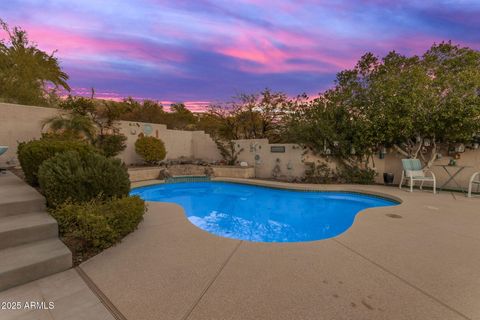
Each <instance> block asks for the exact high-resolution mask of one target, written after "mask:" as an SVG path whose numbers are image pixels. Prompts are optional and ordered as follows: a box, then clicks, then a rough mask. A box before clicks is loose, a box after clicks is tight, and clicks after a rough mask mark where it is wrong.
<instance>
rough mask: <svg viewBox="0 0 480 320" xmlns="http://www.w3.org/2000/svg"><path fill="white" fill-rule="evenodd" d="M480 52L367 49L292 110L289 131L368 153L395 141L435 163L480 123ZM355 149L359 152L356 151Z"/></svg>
mask: <svg viewBox="0 0 480 320" xmlns="http://www.w3.org/2000/svg"><path fill="white" fill-rule="evenodd" d="M479 93H480V52H478V51H475V50H473V49H469V48H462V47H459V46H455V45H452V44H451V43H441V44H434V45H433V46H432V47H431V48H430V49H429V50H428V51H427V52H426V53H425V54H424V55H423V56H412V57H407V56H403V55H400V54H398V53H396V52H390V53H389V54H387V55H386V56H385V57H384V58H382V59H379V58H378V57H376V56H374V55H373V54H371V53H368V54H366V55H364V56H363V57H362V58H361V59H360V60H359V61H358V63H357V64H356V66H355V67H354V68H353V69H351V70H344V71H342V72H340V73H339V74H338V75H337V78H336V81H335V87H334V88H332V89H330V90H327V91H326V92H325V93H324V94H323V95H322V96H321V97H319V98H318V99H315V100H314V101H313V102H310V103H307V104H306V105H305V106H302V107H301V108H297V109H296V110H295V111H294V112H293V113H291V114H290V115H289V130H288V132H289V134H290V136H291V137H294V138H295V139H296V141H298V142H302V143H305V144H307V145H309V146H311V147H312V149H313V150H315V151H317V152H324V151H325V150H330V151H331V152H332V153H333V154H335V155H336V156H337V157H338V158H342V159H348V160H355V161H359V160H360V159H362V160H365V159H368V158H369V157H370V156H371V155H372V154H373V153H374V152H375V151H376V150H378V148H381V147H389V146H390V147H393V148H395V149H396V150H397V151H399V152H400V153H402V154H403V155H404V156H407V157H412V158H417V157H420V158H422V159H423V160H424V161H425V162H426V164H427V165H428V166H430V165H431V164H432V162H433V161H434V160H435V159H436V155H437V152H438V149H439V148H440V147H442V146H448V145H449V144H452V143H460V142H469V141H471V140H472V136H474V135H475V134H476V133H478V132H479V131H480V121H479V119H480V96H479ZM352 151H354V152H352Z"/></svg>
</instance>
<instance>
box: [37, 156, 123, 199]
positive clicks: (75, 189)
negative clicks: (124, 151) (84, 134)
mask: <svg viewBox="0 0 480 320" xmlns="http://www.w3.org/2000/svg"><path fill="white" fill-rule="evenodd" d="M38 178H39V182H40V188H41V189H42V191H43V193H44V195H45V198H46V199H47V203H48V205H49V206H52V207H55V206H58V205H60V204H62V203H64V202H65V201H67V200H70V201H72V202H84V201H89V200H92V199H94V198H97V197H98V198H100V199H108V198H112V197H122V196H126V195H128V192H129V190H130V180H129V178H128V173H127V169H126V167H125V166H124V165H123V164H122V163H121V161H120V160H119V159H114V158H106V157H105V156H103V155H100V154H98V153H84V154H81V153H78V152H76V151H68V152H65V153H61V154H58V155H56V156H54V157H53V158H51V159H49V160H46V161H45V162H44V163H43V164H42V165H41V166H40V169H39V171H38Z"/></svg>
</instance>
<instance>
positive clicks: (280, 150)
mask: <svg viewBox="0 0 480 320" xmlns="http://www.w3.org/2000/svg"><path fill="white" fill-rule="evenodd" d="M270 152H271V153H285V146H271V147H270Z"/></svg>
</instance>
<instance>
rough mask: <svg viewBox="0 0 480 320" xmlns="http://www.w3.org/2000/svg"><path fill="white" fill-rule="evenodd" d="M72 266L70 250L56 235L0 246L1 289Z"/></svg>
mask: <svg viewBox="0 0 480 320" xmlns="http://www.w3.org/2000/svg"><path fill="white" fill-rule="evenodd" d="M71 266H72V253H71V252H70V250H69V249H68V248H67V247H66V246H65V245H64V244H63V242H61V241H60V240H59V239H48V240H42V241H37V242H33V243H28V244H24V245H21V246H16V247H10V248H7V249H3V250H0V291H2V290H6V289H8V288H11V287H14V286H17V285H20V284H24V283H27V282H29V281H33V280H36V279H39V278H42V277H45V276H48V275H51V274H54V273H57V272H60V271H64V270H67V269H69V268H71Z"/></svg>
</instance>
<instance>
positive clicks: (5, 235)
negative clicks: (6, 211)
mask: <svg viewBox="0 0 480 320" xmlns="http://www.w3.org/2000/svg"><path fill="white" fill-rule="evenodd" d="M57 236H58V225H57V221H55V219H53V218H52V217H51V216H50V215H49V214H47V213H45V212H33V213H24V214H19V215H14V216H6V217H0V250H1V249H5V248H8V247H13V246H18V245H22V244H26V243H29V242H33V241H38V240H45V239H49V238H56V237H57Z"/></svg>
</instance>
